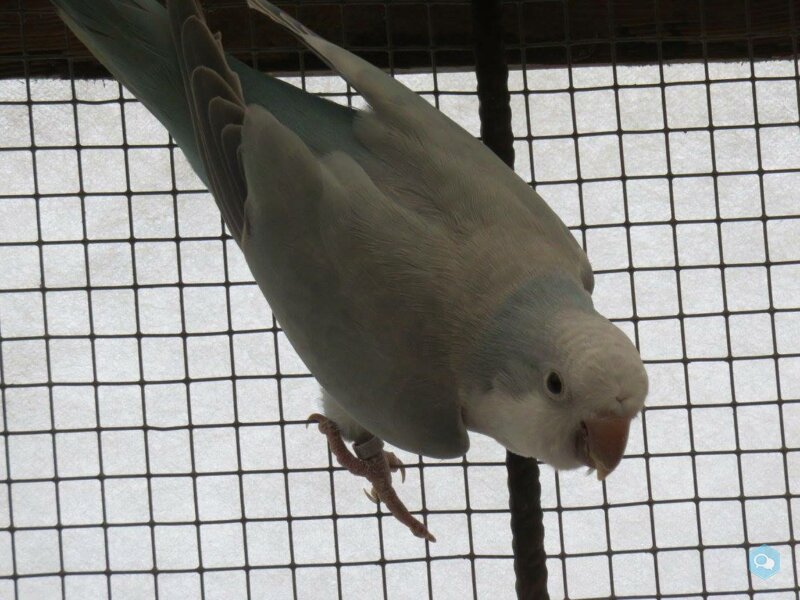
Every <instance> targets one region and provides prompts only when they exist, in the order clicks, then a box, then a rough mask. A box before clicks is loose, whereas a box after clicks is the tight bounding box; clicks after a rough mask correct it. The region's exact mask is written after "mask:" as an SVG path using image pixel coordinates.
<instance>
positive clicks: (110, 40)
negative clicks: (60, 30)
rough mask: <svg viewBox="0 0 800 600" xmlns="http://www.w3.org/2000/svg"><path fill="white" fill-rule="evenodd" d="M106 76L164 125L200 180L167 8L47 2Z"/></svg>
mask: <svg viewBox="0 0 800 600" xmlns="http://www.w3.org/2000/svg"><path fill="white" fill-rule="evenodd" d="M51 1H52V3H53V4H54V5H55V7H56V9H57V11H58V14H59V16H60V17H61V18H62V19H63V20H64V22H65V23H66V24H67V26H69V28H70V29H71V30H72V31H73V32H74V33H75V35H76V36H77V37H78V39H80V40H81V42H83V43H84V45H85V46H86V47H87V48H88V49H89V50H90V51H91V52H92V54H94V55H95V56H96V57H97V58H98V60H100V62H101V63H103V65H104V66H105V67H106V68H107V69H108V70H109V71H110V72H111V74H112V75H113V76H114V77H115V78H116V79H117V80H118V81H119V82H120V83H122V85H124V86H125V87H126V88H128V89H129V90H130V91H131V92H132V93H133V94H134V96H136V97H137V98H138V99H139V100H140V101H141V102H142V104H144V105H145V106H146V107H147V108H148V110H150V112H152V113H153V114H154V115H155V117H156V118H157V119H158V120H159V121H161V123H163V124H164V126H165V127H166V128H167V129H168V130H169V132H170V134H171V135H172V137H173V138H175V141H176V142H177V144H178V145H179V146H180V147H181V149H182V150H183V151H184V154H186V157H187V159H188V160H189V162H190V164H191V165H192V166H193V167H194V169H195V170H196V171H197V173H198V175H200V177H201V178H203V179H204V180H205V172H204V170H203V166H202V163H201V161H200V157H199V155H198V153H197V145H196V143H195V137H194V131H193V128H192V123H191V119H190V115H189V113H188V111H187V105H186V93H185V91H184V86H183V82H182V79H181V73H180V67H179V66H178V58H177V55H176V52H175V47H174V45H173V43H172V36H171V35H170V26H169V21H168V19H167V12H166V10H165V9H164V7H163V6H162V5H161V4H159V3H158V2H157V1H156V0H51Z"/></svg>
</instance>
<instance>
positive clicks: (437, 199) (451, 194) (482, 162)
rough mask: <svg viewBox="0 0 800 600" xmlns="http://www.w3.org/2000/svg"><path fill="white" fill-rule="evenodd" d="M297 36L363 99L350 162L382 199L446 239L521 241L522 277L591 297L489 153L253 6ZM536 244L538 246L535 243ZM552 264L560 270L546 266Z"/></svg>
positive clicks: (551, 220) (404, 91)
mask: <svg viewBox="0 0 800 600" xmlns="http://www.w3.org/2000/svg"><path fill="white" fill-rule="evenodd" d="M248 4H249V6H250V7H252V8H254V9H255V10H257V11H259V12H261V13H263V14H265V15H267V16H268V17H269V18H270V19H272V20H273V21H275V22H276V23H278V24H280V25H282V26H283V27H285V28H286V29H287V30H288V31H290V32H291V33H292V34H294V35H295V36H296V37H297V38H298V39H299V40H300V41H301V42H302V43H303V44H305V45H306V46H307V47H308V48H309V49H311V50H312V51H314V52H315V53H316V54H317V55H318V56H319V57H320V58H321V59H322V60H324V61H325V62H326V63H327V64H328V65H329V66H330V67H331V68H332V69H333V70H334V71H336V72H337V73H339V74H340V75H341V76H342V77H343V78H344V79H345V80H346V81H347V82H348V83H349V84H350V85H351V86H353V88H355V89H356V91H358V92H359V93H360V94H362V95H363V96H364V98H365V99H366V101H367V102H368V103H369V105H370V107H371V108H372V111H371V112H359V113H356V115H355V116H354V119H353V131H354V133H355V138H356V139H357V140H358V141H359V142H360V143H361V145H362V146H363V147H364V148H366V149H367V150H368V153H367V154H366V155H364V154H363V153H362V154H359V155H357V156H354V157H355V158H357V161H358V163H359V164H360V165H361V166H362V167H363V168H364V170H365V171H366V172H367V174H368V175H369V176H370V177H371V178H372V180H373V181H374V182H375V184H376V185H377V186H378V188H379V189H380V190H381V191H382V192H383V193H384V196H385V197H386V199H388V200H390V201H393V202H396V203H399V204H403V205H404V206H407V207H409V208H411V209H413V210H415V211H416V212H419V213H420V214H422V215H424V216H425V217H426V218H427V219H429V220H434V221H438V222H440V223H442V224H444V225H445V226H446V227H448V228H449V229H450V230H452V231H454V232H456V233H460V234H465V235H467V236H480V235H481V234H482V231H484V230H485V229H486V228H487V227H494V228H496V230H504V231H507V232H509V234H508V235H509V237H511V238H516V234H515V233H513V231H514V230H518V229H523V230H524V231H522V232H520V235H521V236H522V237H523V238H525V239H527V240H528V243H526V244H524V245H525V246H526V247H529V248H530V249H531V252H532V253H533V255H529V254H527V253H526V252H520V251H519V250H518V251H517V252H516V253H515V254H514V255H512V256H514V257H515V258H516V260H518V261H519V273H520V277H524V276H525V275H527V274H529V273H528V271H529V267H530V265H532V264H537V265H538V266H539V267H540V268H543V269H559V270H561V271H565V272H567V273H570V274H572V275H573V276H575V277H576V278H577V279H578V280H579V281H580V282H581V283H582V284H583V286H584V287H585V288H586V289H587V291H589V292H591V291H592V288H593V285H594V282H593V276H592V270H591V266H590V265H589V261H588V259H587V258H586V254H585V253H584V251H583V250H582V249H581V248H580V246H579V245H578V243H577V242H576V241H575V239H574V238H573V236H572V235H571V233H570V232H569V230H568V229H567V228H566V227H565V226H564V224H563V223H562V221H561V220H560V219H559V218H558V217H557V216H556V214H555V213H554V212H553V211H552V210H551V209H550V207H549V206H547V204H546V203H545V202H544V200H542V198H541V197H540V196H539V195H538V194H536V193H535V192H534V191H533V190H532V189H531V188H530V186H528V185H527V184H526V183H525V182H524V181H522V180H521V179H520V178H519V177H517V176H516V175H515V174H513V172H512V171H510V170H509V169H508V168H507V166H506V165H505V164H504V163H503V162H502V161H501V160H500V159H499V158H498V157H497V156H495V155H494V153H492V152H491V151H489V150H488V149H487V148H486V147H485V146H484V145H483V144H481V143H480V142H479V141H477V140H476V139H475V138H473V137H472V136H471V135H469V134H468V133H467V132H466V131H464V130H463V129H462V128H461V127H459V126H457V125H456V124H455V123H453V122H452V121H451V120H450V119H449V118H447V117H446V116H445V115H444V114H442V113H441V112H440V111H438V110H436V109H435V108H434V107H433V106H431V105H430V104H429V103H428V102H426V101H425V100H424V99H422V98H421V97H419V96H418V95H417V94H415V93H413V92H412V91H410V90H409V89H408V88H406V87H405V86H404V85H402V84H401V83H399V82H398V81H396V80H394V79H393V78H392V77H390V76H388V75H387V74H385V73H384V72H383V71H381V70H380V69H378V68H377V67H375V66H374V65H371V64H370V63H368V62H366V61H364V60H363V59H361V58H359V57H357V56H355V55H354V54H352V53H350V52H348V51H347V50H344V49H343V48H340V47H339V46H336V45H335V44H332V43H331V42H328V41H327V40H325V39H323V38H320V37H319V36H318V35H316V34H315V33H314V32H313V31H311V30H309V29H308V28H307V27H305V26H304V25H303V24H301V23H299V22H298V21H296V20H295V19H294V18H292V17H291V15H289V14H287V13H286V12H285V11H283V10H281V9H280V8H278V7H276V6H274V5H273V4H272V3H270V2H268V1H267V0H248ZM533 238H535V241H536V242H538V243H530V241H531V240H532V239H533ZM549 257H552V258H553V259H554V260H555V262H552V261H550V258H549Z"/></svg>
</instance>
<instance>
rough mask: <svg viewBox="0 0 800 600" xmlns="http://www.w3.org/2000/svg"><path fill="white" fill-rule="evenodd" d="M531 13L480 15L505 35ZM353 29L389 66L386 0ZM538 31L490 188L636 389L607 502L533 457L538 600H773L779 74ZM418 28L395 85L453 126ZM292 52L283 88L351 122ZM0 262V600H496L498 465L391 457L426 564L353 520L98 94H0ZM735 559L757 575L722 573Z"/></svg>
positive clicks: (353, 490)
mask: <svg viewBox="0 0 800 600" xmlns="http://www.w3.org/2000/svg"><path fill="white" fill-rule="evenodd" d="M343 4H346V3H343ZM455 4H465V3H453V2H447V3H442V2H440V3H434V2H431V3H428V4H426V5H420V9H421V13H420V14H422V15H427V26H428V28H429V29H430V13H431V11H432V10H442V9H447V7H448V6H453V5H455ZM554 4H555V5H556V7H562V8H563V5H562V3H561V2H542V1H540V2H508V3H506V5H507V7H508V6H509V5H510V6H512V10H514V11H516V14H517V15H519V16H520V20H519V22H520V23H521V15H522V14H523V12H530V11H535V10H537V7H543V6H544V5H547V8H548V10H552V9H553V5H554ZM657 4H658V3H656V5H657ZM699 4H700V7H701V10H700V14H701V15H702V14H704V13H703V10H702V7H703V4H704V3H703V2H702V0H700V2H699ZM363 9H364V10H376V11H378V12H380V13H381V14H384V15H385V16H386V17H387V19H386V30H387V40H388V48H385V47H384V48H361V49H358V50H363V51H365V52H366V54H367V55H368V51H378V50H380V51H383V52H386V51H387V50H388V52H389V57H390V62H391V60H392V59H391V57H392V56H393V49H392V27H391V18H390V15H391V11H389V10H385V7H384V5H380V4H369V5H364V6H363ZM38 10H40V9H39V8H37V7H35V6H34V5H33V3H29V4H27V7H26V8H24V9H23V5H22V3H21V2H5V3H4V7H3V8H1V9H0V17H2V18H3V19H4V20H5V21H8V20H13V19H19V23H20V28H21V30H22V23H23V20H24V19H26V18H30V17H31V15H35V14H36V11H38ZM562 13H563V15H564V31H565V38H564V39H558V40H556V41H552V42H537V43H527V44H523V45H521V46H517V47H515V46H513V45H512V46H510V49H512V50H520V51H521V53H520V56H521V57H522V60H523V62H524V61H525V60H526V57H533V56H535V55H536V53H537V52H551V51H559V52H563V53H564V65H565V66H564V68H557V69H547V70H541V69H539V70H537V69H528V68H523V69H522V70H515V71H512V73H511V76H510V78H509V86H510V91H511V107H512V116H513V121H512V125H513V130H514V136H515V142H514V147H515V151H516V169H517V171H518V172H519V173H520V174H521V175H523V176H524V177H526V178H527V179H528V180H533V181H535V182H536V185H537V189H538V190H539V192H540V193H541V194H542V195H543V196H544V197H545V198H546V199H547V200H548V201H549V202H550V203H551V205H552V206H553V207H554V208H555V209H556V210H557V212H558V213H559V214H560V216H561V217H562V218H563V220H564V221H565V222H566V223H567V225H568V226H570V228H571V229H572V231H573V232H574V233H575V235H576V236H577V237H578V239H579V240H580V241H581V242H582V243H583V244H584V247H585V248H587V251H588V254H589V256H590V259H591V260H592V264H593V266H594V268H595V269H596V278H597V290H596V293H595V298H596V304H597V305H598V306H599V308H600V309H601V310H602V311H603V312H604V313H605V314H606V315H608V316H610V317H611V318H613V319H614V320H615V321H616V322H617V323H618V324H619V326H620V327H622V328H623V329H624V330H625V331H626V332H627V333H629V334H630V335H631V336H632V337H633V339H635V341H636V342H637V344H638V345H639V348H640V349H641V351H642V355H643V358H644V359H645V362H646V364H647V368H648V372H649V374H650V378H651V388H652V391H651V394H650V398H649V401H648V409H647V411H646V413H645V414H644V415H643V417H642V418H641V419H639V420H637V422H636V424H635V426H634V429H633V431H632V436H631V442H630V444H629V448H628V453H627V458H626V459H625V460H624V461H623V463H622V465H621V466H620V467H619V469H618V471H617V472H616V473H615V474H614V475H613V476H612V477H610V478H609V480H608V481H607V483H606V484H605V485H600V484H598V483H597V482H595V481H594V480H593V479H592V478H587V477H585V476H584V475H583V474H581V473H574V472H570V473H560V474H555V473H554V472H553V471H552V470H550V469H549V468H546V467H543V470H542V488H543V491H542V494H543V498H542V502H543V506H544V509H545V526H546V533H547V537H546V549H547V552H548V557H549V558H548V561H547V567H548V572H549V578H550V579H549V587H550V594H551V596H552V597H553V598H557V597H569V598H590V597H591V598H607V597H621V598H624V597H630V598H633V597H637V598H644V597H648V598H655V597H660V598H678V597H681V598H685V597H691V598H710V597H714V598H717V597H727V598H743V597H757V598H770V599H784V598H785V599H788V598H793V599H797V598H798V595H797V591H796V588H797V582H798V563H800V557H799V553H800V550H799V549H798V545H797V540H796V538H797V532H798V529H799V528H800V451H798V450H800V428H799V427H800V425H799V424H800V341H798V340H800V287H799V286H798V281H800V219H799V218H798V217H800V198H798V192H797V189H800V185H799V184H800V128H799V124H800V121H798V82H799V81H800V78H799V77H798V66H797V61H796V60H782V61H760V60H755V59H754V58H753V54H752V48H753V38H752V37H749V36H748V37H747V38H746V39H743V40H742V43H746V44H747V45H748V49H749V51H750V60H749V61H745V62H743V63H722V62H714V61H709V60H706V61H700V62H696V63H691V64H682V65H674V64H665V63H664V61H663V60H662V55H661V48H662V43H663V42H664V40H665V39H669V36H668V34H667V32H664V31H662V30H661V29H660V28H659V33H658V35H657V36H656V38H655V39H653V40H652V45H653V48H654V49H655V50H656V52H657V58H656V60H654V61H653V63H652V64H649V65H642V66H637V67H630V66H624V65H617V64H616V60H615V58H616V44H615V43H611V44H609V45H608V50H609V52H610V61H611V65H612V66H610V67H583V66H573V60H574V59H575V57H577V56H579V55H580V53H581V52H582V48H581V46H580V45H579V44H577V43H573V42H571V39H570V34H569V32H570V22H569V18H568V14H569V12H568V11H567V10H563V11H562ZM789 14H790V15H791V19H792V21H791V22H792V32H793V33H792V39H791V43H792V49H793V51H794V54H795V56H796V55H797V31H798V28H797V22H796V21H795V19H796V18H797V16H796V15H797V7H796V6H795V5H794V3H793V2H789ZM608 20H609V30H610V31H614V30H615V29H614V25H615V20H614V11H613V6H611V7H610V9H609V11H608ZM423 21H424V20H423ZM423 21H421V22H420V27H425V26H426V23H425V22H423ZM701 25H704V24H703V23H701ZM250 26H251V30H252V22H250ZM520 26H521V25H520ZM429 33H431V32H430V31H429ZM431 39H432V40H434V42H433V43H432V45H430V46H428V47H426V48H423V50H424V51H425V52H427V53H428V55H429V57H430V71H429V72H428V73H424V74H421V75H420V74H416V75H405V76H402V78H403V80H404V81H405V82H406V83H407V84H409V85H411V86H412V87H413V88H414V89H415V90H417V91H419V92H421V93H423V94H424V95H425V96H426V97H428V98H430V99H431V101H432V102H434V103H435V104H436V105H437V106H439V107H440V108H441V109H442V110H444V111H445V112H446V113H447V114H449V115H451V116H452V117H454V118H455V119H456V120H457V121H460V122H462V124H464V125H465V126H466V127H467V128H468V130H470V131H472V132H473V133H476V134H477V133H478V131H479V121H478V120H477V114H478V106H477V99H476V94H475V82H474V80H473V78H472V77H471V76H470V75H469V74H466V75H465V74H463V73H462V74H455V75H454V74H452V73H445V72H441V71H440V70H438V69H437V56H438V55H439V53H440V52H470V51H471V48H470V47H468V46H464V47H448V48H441V47H437V46H435V37H434V36H432V35H431ZM672 41H680V40H672ZM692 41H698V40H692ZM699 41H700V43H702V44H703V50H704V53H705V54H704V55H705V56H706V57H707V56H708V54H707V41H708V40H707V39H706V38H703V39H701V40H699ZM294 50H295V49H294V48H291V49H289V50H287V49H283V51H294ZM298 56H299V61H300V62H299V65H300V75H299V78H298V79H297V82H298V84H300V85H304V86H306V87H307V89H309V90H310V91H314V92H320V93H324V94H326V95H328V96H329V97H331V98H332V99H334V100H336V101H338V102H346V103H359V102H360V99H359V98H358V97H357V96H354V95H353V94H352V93H351V90H350V89H348V88H347V87H346V86H345V85H344V84H341V83H339V82H333V81H332V80H331V79H330V78H327V77H311V76H306V74H305V70H304V68H303V67H304V65H305V62H304V61H305V60H306V58H307V55H305V54H299V55H298ZM253 58H254V59H256V60H257V58H258V53H257V52H255V51H254V53H253ZM16 60H22V61H23V62H24V64H25V65H26V68H28V65H30V64H32V63H34V62H35V61H41V60H54V59H53V57H48V56H41V55H29V54H25V55H23V56H19V57H16ZM68 66H69V68H70V69H71V68H72V61H69V65H68ZM523 66H525V65H524V64H523ZM0 265H1V267H0V350H2V361H0V376H1V377H2V388H1V391H2V398H3V413H2V414H3V425H4V428H3V438H2V445H0V450H2V451H3V454H4V459H3V460H2V461H0V478H1V479H2V482H1V483H2V488H3V489H2V490H0V576H1V577H2V579H0V598H15V599H45V598H47V599H49V598H65V599H81V600H90V599H94V598H114V599H123V598H137V599H139V598H159V599H162V600H164V599H172V598H176V599H177V598H180V599H184V598H209V599H210V598H270V599H273V598H332V597H343V598H380V597H383V598H420V597H430V598H437V599H439V598H459V599H461V598H511V597H513V594H514V591H513V588H514V577H513V570H512V563H513V560H512V559H513V556H512V552H511V539H510V533H509V513H508V508H507V492H506V487H505V477H506V472H505V466H504V462H503V457H504V452H503V451H502V449H501V448H500V447H499V446H498V445H496V444H495V443H493V442H491V441H489V440H486V439H483V438H480V437H478V436H476V437H475V439H474V441H473V449H472V450H471V451H470V453H469V455H468V456H467V458H466V459H465V460H452V461H429V460H423V459H420V458H419V457H416V456H411V455H408V454H405V453H401V457H402V458H403V459H404V460H405V462H406V463H407V464H408V465H409V467H410V469H409V479H408V481H407V482H406V483H405V484H404V485H402V486H401V487H400V494H401V497H402V498H403V499H404V500H406V501H407V502H408V503H409V505H410V507H411V509H412V510H415V511H421V514H422V515H423V516H424V517H425V519H426V520H427V522H428V525H429V527H430V528H431V530H432V531H433V532H434V533H435V534H436V535H437V537H438V538H439V540H440V541H439V542H438V543H437V544H426V543H424V542H422V541H420V540H417V539H416V538H412V537H411V536H410V535H409V534H408V533H407V532H406V531H405V530H404V529H403V528H402V527H401V526H399V525H398V524H397V523H396V522H395V521H394V520H393V519H392V518H386V517H385V515H384V513H383V511H382V510H381V509H375V508H374V507H373V506H372V505H371V504H370V503H369V502H367V501H366V500H365V499H364V498H363V495H362V494H361V490H360V486H361V482H359V481H356V480H355V479H354V478H352V477H351V476H350V475H349V474H347V473H344V472H342V471H341V470H340V469H339V468H338V467H337V466H332V463H331V460H330V456H329V455H328V453H327V451H326V448H325V443H324V439H323V437H322V436H321V435H320V434H318V433H317V432H316V431H315V430H314V429H313V428H310V429H308V430H306V428H305V418H306V416H307V415H308V414H309V413H310V412H312V411H313V409H314V408H315V401H316V397H317V391H316V388H315V385H314V382H313V380H312V379H311V378H310V376H309V375H308V373H307V372H306V371H305V368H304V367H303V365H302V363H300V361H299V360H298V358H297V356H296V355H295V354H294V352H293V351H292V350H291V348H290V346H289V345H288V343H287V342H286V339H285V338H284V336H283V334H282V333H281V331H280V329H279V327H278V325H277V324H276V323H275V321H274V319H273V318H272V316H271V314H270V313H269V310H268V307H267V306H266V304H265V303H264V301H263V299H262V298H261V296H260V293H259V291H258V289H257V288H256V286H255V285H254V283H253V281H252V279H251V277H250V274H249V273H248V271H247V269H246V267H245V266H244V264H243V261H242V259H241V256H240V254H239V251H238V248H237V247H236V245H235V243H234V242H233V241H232V239H231V238H230V237H229V236H228V235H227V234H225V233H223V228H222V224H221V221H220V217H219V214H218V212H217V210H216V208H215V207H214V205H213V202H212V201H211V199H210V197H209V196H208V194H207V193H206V192H205V190H203V189H202V186H201V185H200V184H199V182H198V180H197V179H196V178H195V177H194V176H193V174H192V173H191V171H190V170H189V168H188V166H187V164H186V162H185V160H184V159H183V157H182V155H181V153H180V151H179V150H178V149H177V148H176V147H175V146H174V144H172V142H171V141H170V140H169V139H168V138H167V135H166V133H165V132H164V131H163V129H161V128H160V127H159V126H158V125H156V124H154V123H153V120H152V117H150V116H149V115H148V114H147V113H146V111H144V109H143V108H142V107H141V105H140V104H139V103H138V102H136V101H135V99H133V98H132V96H130V94H128V93H127V92H126V91H124V90H121V89H120V87H119V86H118V84H116V83H115V82H109V81H105V82H86V81H77V80H75V79H72V80H64V81H56V80H40V79H32V78H28V79H25V80H5V81H0ZM762 543H768V544H771V545H772V546H773V547H775V548H776V549H777V550H778V551H779V552H780V554H781V559H782V568H781V571H780V573H779V574H778V575H776V576H775V577H773V578H771V579H770V580H769V581H767V582H763V581H761V580H759V579H757V578H755V577H753V576H752V575H750V574H749V573H748V570H747V552H748V549H749V548H751V547H753V546H757V545H760V544H762Z"/></svg>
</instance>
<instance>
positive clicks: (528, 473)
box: [472, 0, 550, 600]
mask: <svg viewBox="0 0 800 600" xmlns="http://www.w3.org/2000/svg"><path fill="white" fill-rule="evenodd" d="M502 17H503V4H502V2H501V1H500V0H473V2H472V22H473V36H474V40H475V70H476V75H477V80H478V100H479V102H480V117H481V137H482V138H483V143H484V144H486V145H487V146H488V147H489V148H490V149H491V150H492V151H494V153H495V154H497V155H498V156H499V157H500V158H502V159H503V161H505V163H506V164H507V165H508V166H510V167H512V168H513V167H514V135H513V133H512V130H511V102H510V100H511V97H510V95H509V93H508V65H507V64H506V56H505V47H504V44H503V19H502ZM506 468H507V469H508V492H509V508H510V510H511V534H512V538H513V548H514V572H515V574H516V577H517V586H516V587H517V598H519V600H549V598H550V596H549V595H548V593H547V564H546V559H547V555H546V554H545V550H544V522H543V516H544V515H543V513H542V504H541V490H542V488H541V485H540V483H539V465H538V464H537V463H536V460H534V459H530V458H523V457H521V456H517V455H516V454H513V453H511V452H508V453H507V454H506Z"/></svg>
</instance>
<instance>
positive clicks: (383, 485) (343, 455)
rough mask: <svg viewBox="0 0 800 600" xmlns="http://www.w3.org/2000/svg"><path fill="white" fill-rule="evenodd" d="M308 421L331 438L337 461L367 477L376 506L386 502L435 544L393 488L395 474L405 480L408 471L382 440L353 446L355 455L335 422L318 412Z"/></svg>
mask: <svg viewBox="0 0 800 600" xmlns="http://www.w3.org/2000/svg"><path fill="white" fill-rule="evenodd" d="M308 419H309V421H313V422H315V423H317V426H318V427H319V430H320V431H321V432H322V433H324V434H325V437H327V438H328V447H329V448H330V449H331V453H332V454H333V455H334V456H335V457H336V460H337V462H338V463H339V464H340V465H342V466H343V467H344V468H345V469H347V470H348V471H350V472H351V473H352V474H353V475H358V476H359V477H365V478H366V479H367V480H368V481H369V482H370V483H371V484H372V490H371V491H369V492H367V491H366V490H364V492H365V493H366V495H367V497H368V498H369V499H370V500H372V501H373V502H375V503H378V502H383V504H384V506H386V509H387V510H388V511H389V512H390V513H392V515H394V517H395V518H396V519H397V520H398V521H400V522H401V523H402V524H403V525H405V526H406V527H408V528H409V529H410V530H411V533H413V534H414V535H415V536H417V537H419V538H423V539H426V540H428V541H430V542H435V541H436V538H435V537H434V536H433V534H431V532H430V531H428V528H427V527H425V525H424V524H423V523H422V522H421V521H419V520H418V519H416V518H415V517H414V516H413V515H412V514H411V513H410V512H409V510H408V509H407V508H406V506H405V504H403V501H402V500H400V497H399V496H398V495H397V492H395V490H394V487H392V473H396V472H397V471H399V472H400V477H401V480H402V481H405V480H406V469H405V466H404V465H403V463H402V462H401V461H400V459H399V458H397V456H396V455H395V454H394V453H393V452H387V451H385V450H384V449H383V442H382V441H381V440H379V439H378V438H376V437H372V438H370V439H369V440H367V441H366V442H363V443H360V444H354V445H353V449H354V450H355V454H353V453H352V452H350V450H349V449H348V447H347V445H346V444H345V442H344V440H343V439H342V434H341V432H340V431H339V428H338V427H337V426H336V423H334V422H333V421H331V420H330V419H328V418H327V417H325V416H323V415H320V414H316V413H315V414H313V415H311V416H310V417H309V418H308Z"/></svg>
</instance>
